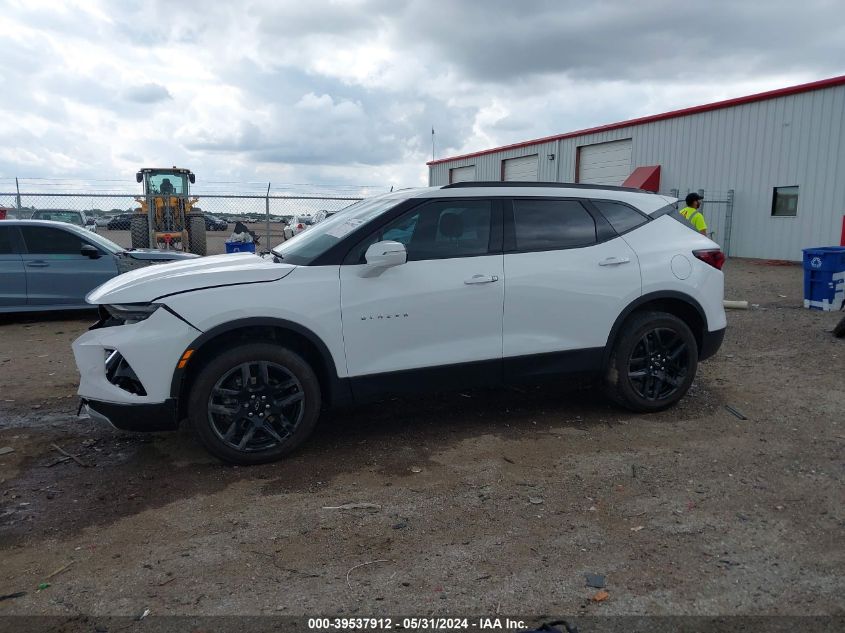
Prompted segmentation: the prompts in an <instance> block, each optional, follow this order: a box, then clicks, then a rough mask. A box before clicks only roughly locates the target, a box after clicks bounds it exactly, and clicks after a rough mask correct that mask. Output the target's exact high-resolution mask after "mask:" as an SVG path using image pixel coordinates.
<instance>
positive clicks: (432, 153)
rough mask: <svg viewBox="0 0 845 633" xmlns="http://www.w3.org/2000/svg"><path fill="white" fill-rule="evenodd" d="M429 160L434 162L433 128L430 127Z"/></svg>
mask: <svg viewBox="0 0 845 633" xmlns="http://www.w3.org/2000/svg"><path fill="white" fill-rule="evenodd" d="M431 160H434V126H433V125H432V126H431Z"/></svg>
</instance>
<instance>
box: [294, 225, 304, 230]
mask: <svg viewBox="0 0 845 633" xmlns="http://www.w3.org/2000/svg"><path fill="white" fill-rule="evenodd" d="M296 228H297V229H299V230H300V231H301V230H302V229H304V228H305V227H304V226H303V225H302V224H297V225H296Z"/></svg>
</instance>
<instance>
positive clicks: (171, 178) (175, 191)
mask: <svg viewBox="0 0 845 633" xmlns="http://www.w3.org/2000/svg"><path fill="white" fill-rule="evenodd" d="M187 180H188V179H187V178H186V177H185V175H184V174H180V173H167V172H165V173H163V174H151V175H150V176H149V183H150V193H153V194H169V195H171V196H185V195H187V194H188V185H187Z"/></svg>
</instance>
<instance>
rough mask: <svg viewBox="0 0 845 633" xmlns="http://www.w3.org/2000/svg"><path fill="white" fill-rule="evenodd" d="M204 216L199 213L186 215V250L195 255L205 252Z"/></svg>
mask: <svg viewBox="0 0 845 633" xmlns="http://www.w3.org/2000/svg"><path fill="white" fill-rule="evenodd" d="M205 233H206V230H205V218H204V217H203V216H201V215H193V214H191V215H189V216H188V251H189V252H191V253H196V254H197V255H205V254H206V252H207V251H206V236H205Z"/></svg>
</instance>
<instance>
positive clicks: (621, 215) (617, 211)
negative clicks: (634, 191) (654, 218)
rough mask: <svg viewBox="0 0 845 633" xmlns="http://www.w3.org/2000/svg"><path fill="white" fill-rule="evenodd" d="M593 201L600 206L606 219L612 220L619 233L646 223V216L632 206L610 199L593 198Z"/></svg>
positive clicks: (612, 224)
mask: <svg viewBox="0 0 845 633" xmlns="http://www.w3.org/2000/svg"><path fill="white" fill-rule="evenodd" d="M592 203H593V204H594V205H595V206H596V207H598V210H599V211H601V214H602V215H603V216H604V217H605V219H606V220H607V221H608V222H610V226H612V227H613V230H614V231H616V232H617V233H618V234H620V235H621V234H622V233H627V232H628V231H630V230H632V229H635V228H637V227H638V226H640V225H642V224H645V223H646V222H647V221H648V220H646V218H645V216H643V215H642V214H641V213H639V212H637V211H634V209H632V208H631V207H629V206H628V205H626V204H622V203H620V202H610V201H608V200H593V201H592Z"/></svg>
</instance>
